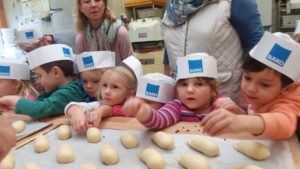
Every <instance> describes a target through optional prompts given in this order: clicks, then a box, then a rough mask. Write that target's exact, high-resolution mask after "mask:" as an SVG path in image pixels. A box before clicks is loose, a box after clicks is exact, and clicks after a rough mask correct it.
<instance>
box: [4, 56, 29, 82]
mask: <svg viewBox="0 0 300 169" xmlns="http://www.w3.org/2000/svg"><path fill="white" fill-rule="evenodd" d="M0 78H1V79H17V80H29V79H30V68H29V66H28V64H27V63H25V62H22V61H19V60H14V59H8V58H0Z"/></svg>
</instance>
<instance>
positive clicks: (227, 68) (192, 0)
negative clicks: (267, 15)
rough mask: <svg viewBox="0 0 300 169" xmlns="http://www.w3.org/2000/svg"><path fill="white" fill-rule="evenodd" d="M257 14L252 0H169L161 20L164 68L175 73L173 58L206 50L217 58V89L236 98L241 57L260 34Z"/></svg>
mask: <svg viewBox="0 0 300 169" xmlns="http://www.w3.org/2000/svg"><path fill="white" fill-rule="evenodd" d="M259 16H260V15H259V13H258V10H257V5H256V1H255V0H189V1H187V0H170V3H169V6H168V8H167V12H166V14H165V16H164V19H163V23H164V39H165V45H166V49H167V54H168V58H167V59H168V60H167V59H166V58H165V62H164V63H165V65H170V67H168V66H166V68H170V69H171V72H172V73H175V68H176V67H175V62H176V58H177V57H180V56H186V55H188V54H191V53H197V52H205V53H208V54H209V55H212V56H214V57H215V58H216V59H217V64H218V72H219V74H218V80H219V81H220V83H221V87H220V92H221V93H225V94H227V95H229V96H230V97H231V98H232V99H236V98H237V97H238V94H239V85H240V81H241V73H242V69H241V66H242V60H243V56H244V54H245V53H246V52H249V51H250V49H251V48H252V47H253V46H254V45H255V44H256V43H257V42H258V41H259V40H260V38H261V37H262V35H263V27H262V24H261V21H260V18H259ZM168 61H170V63H168Z"/></svg>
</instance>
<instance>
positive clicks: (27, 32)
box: [16, 25, 43, 43]
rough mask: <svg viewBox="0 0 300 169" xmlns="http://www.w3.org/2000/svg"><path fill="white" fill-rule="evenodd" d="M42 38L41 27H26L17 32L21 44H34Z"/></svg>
mask: <svg viewBox="0 0 300 169" xmlns="http://www.w3.org/2000/svg"><path fill="white" fill-rule="evenodd" d="M42 36H43V34H42V31H41V27H40V26H38V25H25V26H22V27H20V28H19V29H18V30H17V31H16V39H17V41H18V42H19V43H26V42H33V41H36V40H38V39H39V38H40V37H42Z"/></svg>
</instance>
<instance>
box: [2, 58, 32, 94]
mask: <svg viewBox="0 0 300 169" xmlns="http://www.w3.org/2000/svg"><path fill="white" fill-rule="evenodd" d="M7 95H18V96H21V97H24V98H28V99H30V100H33V99H34V98H35V97H36V96H37V95H38V92H37V91H36V90H35V89H34V87H33V85H32V84H31V82H30V69H29V66H28V64H27V63H24V62H21V61H18V60H13V59H8V58H0V97H3V96H7Z"/></svg>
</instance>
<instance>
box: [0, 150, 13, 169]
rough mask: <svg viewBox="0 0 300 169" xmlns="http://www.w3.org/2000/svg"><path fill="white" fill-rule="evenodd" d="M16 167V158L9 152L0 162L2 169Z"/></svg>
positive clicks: (0, 168)
mask: <svg viewBox="0 0 300 169" xmlns="http://www.w3.org/2000/svg"><path fill="white" fill-rule="evenodd" d="M14 167H15V158H14V157H13V156H12V154H10V153H8V154H7V155H6V156H5V157H4V158H3V159H2V161H1V163H0V169H13V168H14Z"/></svg>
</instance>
